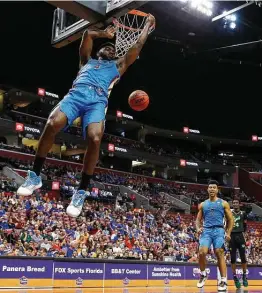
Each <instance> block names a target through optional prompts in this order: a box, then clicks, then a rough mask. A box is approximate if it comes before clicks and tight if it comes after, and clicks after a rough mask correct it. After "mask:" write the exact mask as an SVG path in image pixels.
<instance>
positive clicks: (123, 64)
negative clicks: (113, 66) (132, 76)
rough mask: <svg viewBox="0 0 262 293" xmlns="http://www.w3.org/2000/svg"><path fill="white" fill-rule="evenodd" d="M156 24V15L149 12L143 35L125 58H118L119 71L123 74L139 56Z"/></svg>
mask: <svg viewBox="0 0 262 293" xmlns="http://www.w3.org/2000/svg"><path fill="white" fill-rule="evenodd" d="M154 25H155V17H154V16H153V15H151V14H149V16H148V18H147V21H146V24H145V27H144V29H143V31H142V33H141V35H140V36H139V38H138V40H137V42H136V43H135V44H134V46H133V47H131V48H130V49H129V50H128V51H127V53H126V55H125V56H124V57H123V58H120V59H119V60H118V66H119V68H118V69H119V72H120V74H121V75H123V74H124V73H125V71H126V70H127V68H128V67H129V66H130V65H131V64H133V63H134V62H135V61H136V59H137V57H138V56H139V53H140V51H141V50H142V48H143V46H144V44H145V42H146V40H147V38H148V35H149V31H150V29H151V27H152V26H154Z"/></svg>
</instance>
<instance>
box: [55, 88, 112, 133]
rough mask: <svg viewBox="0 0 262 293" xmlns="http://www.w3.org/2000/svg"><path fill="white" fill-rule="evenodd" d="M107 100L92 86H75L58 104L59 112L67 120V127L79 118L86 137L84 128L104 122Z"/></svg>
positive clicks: (101, 92)
mask: <svg viewBox="0 0 262 293" xmlns="http://www.w3.org/2000/svg"><path fill="white" fill-rule="evenodd" d="M107 103H108V99H107V97H106V95H105V93H104V92H103V91H101V90H100V89H99V88H97V87H95V86H92V85H76V86H75V87H73V88H72V89H71V90H70V91H69V93H68V94H67V95H66V96H65V97H64V98H63V100H62V101H61V102H60V103H59V107H60V110H61V111H62V112H63V113H64V114H65V115H66V117H67V119H68V125H67V127H66V128H65V129H67V128H68V126H70V125H72V123H73V122H74V121H75V119H76V118H78V117H81V120H82V127H83V136H84V138H85V137H86V127H87V126H88V125H89V124H91V123H98V122H101V121H104V120H105V111H106V107H107Z"/></svg>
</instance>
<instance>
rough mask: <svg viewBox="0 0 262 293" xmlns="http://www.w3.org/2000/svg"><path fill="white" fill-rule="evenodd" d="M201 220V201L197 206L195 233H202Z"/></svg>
mask: <svg viewBox="0 0 262 293" xmlns="http://www.w3.org/2000/svg"><path fill="white" fill-rule="evenodd" d="M202 220H203V203H201V204H200V205H199V207H198V214H197V218H196V230H197V233H202V230H203V227H202Z"/></svg>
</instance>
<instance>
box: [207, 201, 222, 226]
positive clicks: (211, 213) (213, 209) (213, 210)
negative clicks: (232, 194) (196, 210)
mask: <svg viewBox="0 0 262 293" xmlns="http://www.w3.org/2000/svg"><path fill="white" fill-rule="evenodd" d="M202 209H203V217H204V228H215V227H220V228H223V227H224V218H225V209H224V207H223V200H222V199H221V198H218V199H217V200H216V201H210V200H209V199H208V200H206V201H204V203H203V206H202Z"/></svg>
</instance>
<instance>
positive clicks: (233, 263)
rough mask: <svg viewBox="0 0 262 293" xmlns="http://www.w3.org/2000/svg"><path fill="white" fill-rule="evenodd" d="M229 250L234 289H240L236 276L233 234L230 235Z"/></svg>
mask: <svg viewBox="0 0 262 293" xmlns="http://www.w3.org/2000/svg"><path fill="white" fill-rule="evenodd" d="M229 249H230V257H231V268H232V273H233V279H234V282H235V285H236V288H237V289H239V288H240V287H241V284H240V282H239V279H238V277H237V274H236V259H237V247H236V241H235V237H234V235H233V234H232V235H231V240H230V243H229Z"/></svg>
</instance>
